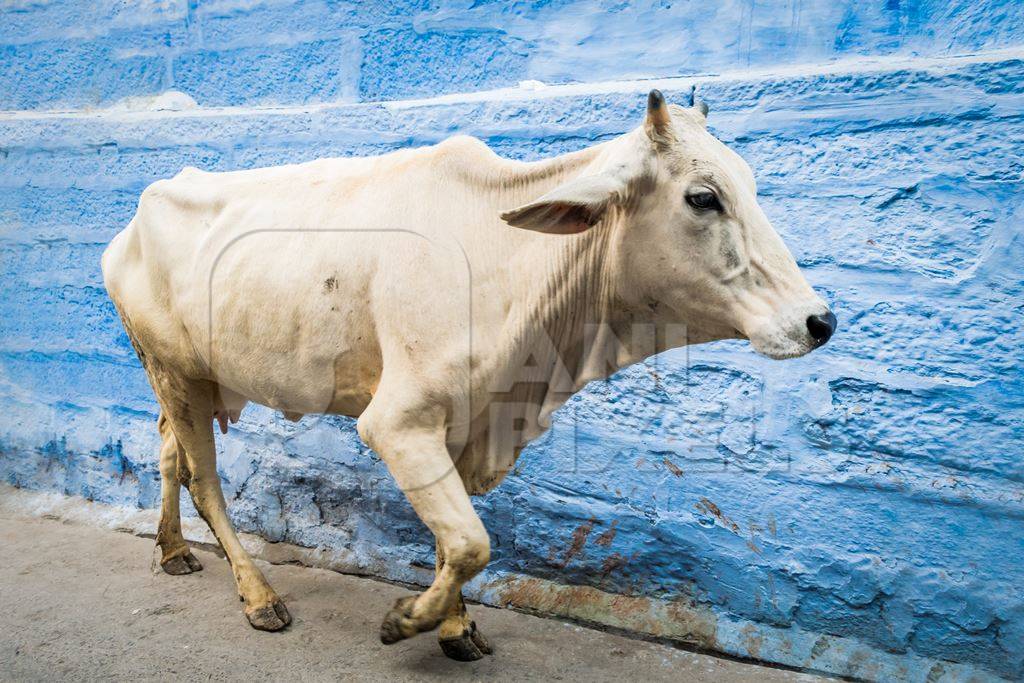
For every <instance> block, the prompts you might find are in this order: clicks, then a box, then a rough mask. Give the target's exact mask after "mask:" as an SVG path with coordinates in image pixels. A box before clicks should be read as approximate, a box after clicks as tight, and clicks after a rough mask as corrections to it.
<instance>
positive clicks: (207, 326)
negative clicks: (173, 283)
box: [181, 232, 381, 416]
mask: <svg viewBox="0 0 1024 683" xmlns="http://www.w3.org/2000/svg"><path fill="white" fill-rule="evenodd" d="M235 244H236V246H234V247H232V248H229V249H225V250H220V251H218V252H217V256H215V257H203V258H200V259H199V260H200V261H201V262H202V261H206V262H207V264H206V269H208V270H209V271H210V272H211V273H212V275H211V276H210V277H209V278H208V280H206V281H203V279H199V284H198V285H197V286H196V287H192V288H189V289H187V290H186V291H187V293H185V294H183V296H182V298H183V302H182V306H181V308H182V309H183V310H188V311H190V312H191V313H190V314H189V316H188V318H189V320H188V326H189V328H190V336H191V337H192V339H193V340H200V343H201V344H202V346H201V347H200V348H199V349H198V353H199V354H200V355H201V356H202V357H203V360H204V362H205V365H206V366H207V367H208V368H209V373H210V378H211V379H212V380H214V381H216V382H217V383H218V384H220V385H222V386H225V387H227V388H229V389H230V390H231V391H233V392H235V393H237V394H240V395H241V396H243V397H245V398H246V399H247V400H250V401H253V402H256V403H260V404H263V405H266V406H269V407H271V408H275V409H278V410H282V411H286V412H294V413H339V414H344V415H352V416H357V415H359V414H360V413H361V412H362V410H363V409H364V408H365V407H366V405H367V404H368V403H369V401H370V399H371V397H372V395H373V392H374V389H375V388H376V385H377V382H378V381H379V378H380V374H381V352H380V345H379V342H378V339H377V334H376V326H375V321H374V316H373V311H372V306H371V304H370V302H369V300H368V296H367V292H368V289H369V282H370V280H371V279H372V276H373V269H374V263H375V261H376V258H375V255H374V252H373V250H372V249H370V248H369V247H371V246H372V245H369V244H367V240H366V239H365V238H363V237H360V236H358V235H357V236H351V235H336V234H321V233H308V234H302V235H288V234H280V233H276V232H267V233H258V234H254V235H252V236H250V237H247V238H245V239H244V240H242V241H240V242H236V243H235Z"/></svg>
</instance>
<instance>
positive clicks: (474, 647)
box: [436, 544, 494, 662]
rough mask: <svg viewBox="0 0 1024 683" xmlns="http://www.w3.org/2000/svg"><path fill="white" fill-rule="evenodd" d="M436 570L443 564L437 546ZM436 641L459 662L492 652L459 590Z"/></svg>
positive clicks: (438, 570) (439, 546)
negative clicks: (470, 615) (471, 616)
mask: <svg viewBox="0 0 1024 683" xmlns="http://www.w3.org/2000/svg"><path fill="white" fill-rule="evenodd" d="M436 566H437V572H438V573H440V571H441V568H442V567H443V566H444V551H443V550H442V549H441V545H440V544H438V546H437V565H436ZM437 642H438V643H439V644H440V645H441V651H442V652H444V654H445V656H446V657H448V658H449V659H455V660H458V661H460V662H474V661H476V660H478V659H480V658H482V657H483V656H484V655H489V654H491V653H493V652H494V649H493V648H492V647H491V644H490V643H489V642H487V639H486V638H484V635H483V634H482V633H480V631H479V630H478V629H477V627H476V622H475V621H473V620H472V619H470V618H469V612H468V611H467V610H466V602H465V600H463V599H462V593H461V591H460V593H459V598H458V600H456V601H455V604H454V605H452V607H451V609H449V610H448V614H447V616H445V618H444V621H442V622H441V626H440V627H438V629H437Z"/></svg>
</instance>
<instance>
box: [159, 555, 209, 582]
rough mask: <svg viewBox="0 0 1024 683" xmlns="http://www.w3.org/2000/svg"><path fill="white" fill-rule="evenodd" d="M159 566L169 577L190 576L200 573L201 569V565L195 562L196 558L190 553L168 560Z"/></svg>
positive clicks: (197, 561)
mask: <svg viewBox="0 0 1024 683" xmlns="http://www.w3.org/2000/svg"><path fill="white" fill-rule="evenodd" d="M160 566H161V567H162V568H163V570H164V571H165V572H167V573H168V574H170V575H171V576H181V575H182V574H191V573H192V572H198V571H202V569H203V565H202V564H200V563H199V560H197V559H196V556H195V555H193V554H192V553H185V554H184V555H178V556H177V557H172V558H171V559H169V560H165V561H163V562H161V563H160Z"/></svg>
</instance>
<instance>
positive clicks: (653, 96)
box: [644, 90, 675, 144]
mask: <svg viewBox="0 0 1024 683" xmlns="http://www.w3.org/2000/svg"><path fill="white" fill-rule="evenodd" d="M644 130H645V131H646V132H647V137H649V138H650V139H651V140H653V141H654V142H657V143H660V144H666V143H671V142H673V141H674V140H675V132H674V131H673V130H672V117H671V116H670V115H669V112H668V104H666V103H665V96H664V95H662V94H661V91H660V90H652V91H651V92H650V94H648V95H647V116H646V117H645V118H644Z"/></svg>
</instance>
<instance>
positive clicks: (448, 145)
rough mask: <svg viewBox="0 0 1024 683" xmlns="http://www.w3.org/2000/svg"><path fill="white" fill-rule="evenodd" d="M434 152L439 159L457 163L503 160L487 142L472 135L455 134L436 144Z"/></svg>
mask: <svg viewBox="0 0 1024 683" xmlns="http://www.w3.org/2000/svg"><path fill="white" fill-rule="evenodd" d="M433 152H434V154H435V155H436V156H437V157H438V158H439V159H443V160H445V161H451V162H453V163H455V164H474V163H483V164H494V163H497V162H500V161H501V157H499V156H498V155H497V154H495V153H494V150H492V149H491V148H490V147H488V146H487V143H485V142H484V141H483V140H481V139H479V138H475V137H473V136H472V135H453V136H452V137H450V138H448V139H446V140H444V141H443V142H440V143H438V144H437V145H435V146H434V147H433Z"/></svg>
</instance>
